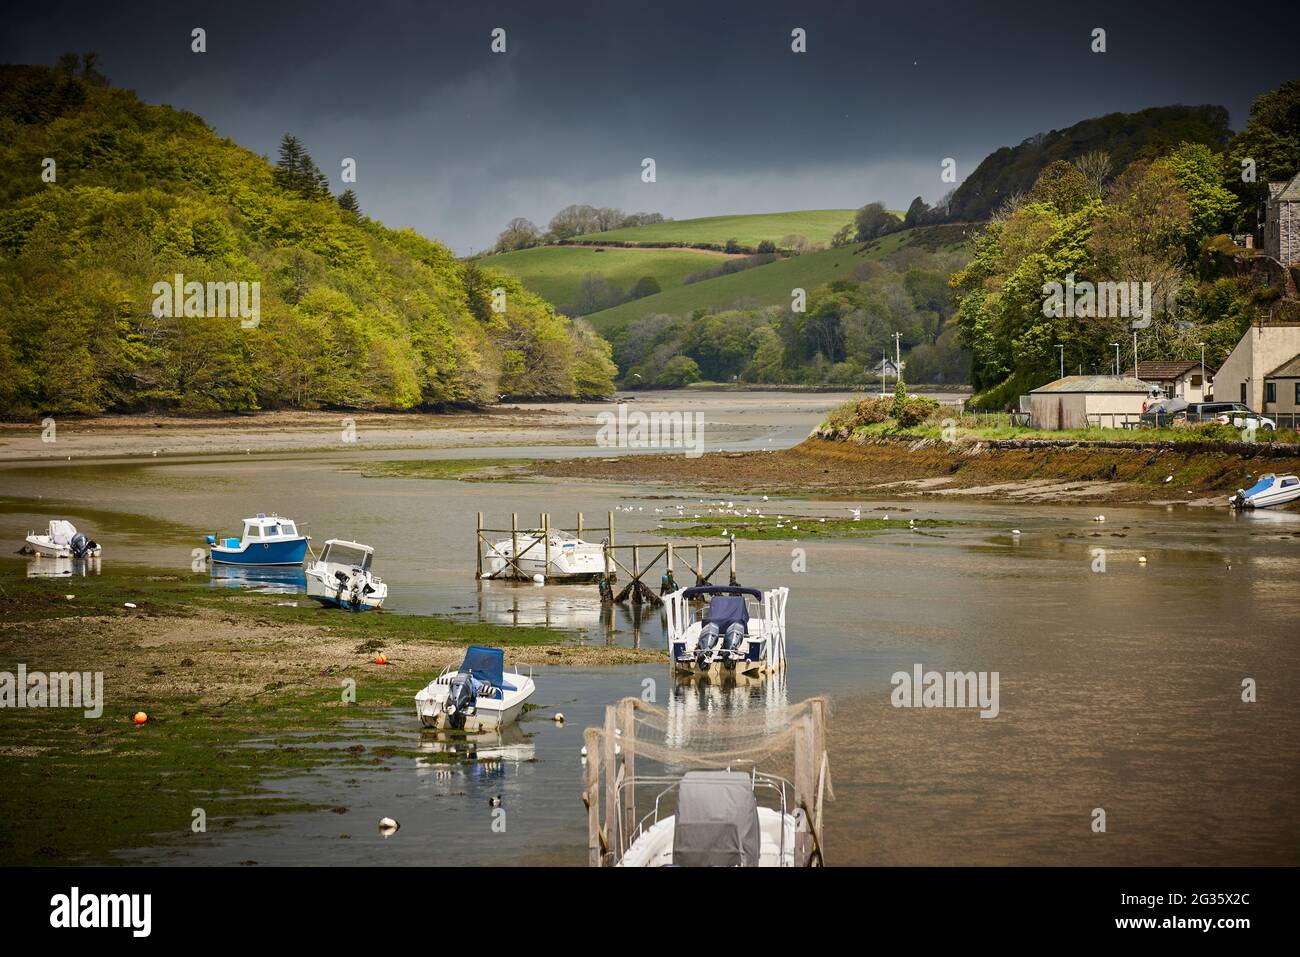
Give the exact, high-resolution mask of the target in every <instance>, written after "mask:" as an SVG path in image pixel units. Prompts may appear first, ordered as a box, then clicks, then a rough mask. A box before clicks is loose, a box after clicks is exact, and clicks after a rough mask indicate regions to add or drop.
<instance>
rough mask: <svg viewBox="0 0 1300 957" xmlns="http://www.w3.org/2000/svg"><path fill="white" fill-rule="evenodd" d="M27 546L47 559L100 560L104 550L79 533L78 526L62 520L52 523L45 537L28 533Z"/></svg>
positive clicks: (55, 520) (58, 519) (57, 519)
mask: <svg viewBox="0 0 1300 957" xmlns="http://www.w3.org/2000/svg"><path fill="white" fill-rule="evenodd" d="M27 545H28V547H29V548H31V550H32V551H33V552H35V553H36V554H37V555H41V556H44V557H45V558H98V557H99V556H100V555H101V554H102V553H103V551H104V550H103V548H102V547H101V546H100V544H99V543H98V542H96V541H92V540H91V539H89V538H87V537H86V536H85V535H83V534H81V533H80V532H78V531H77V526H75V525H73V524H72V523H71V522H68V521H65V520H63V519H61V518H56V519H54V520H53V521H51V522H50V525H49V528H48V529H47V530H46V532H45V534H44V535H40V534H38V533H36V532H28V533H27Z"/></svg>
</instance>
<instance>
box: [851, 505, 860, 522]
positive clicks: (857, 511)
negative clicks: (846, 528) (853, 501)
mask: <svg viewBox="0 0 1300 957" xmlns="http://www.w3.org/2000/svg"><path fill="white" fill-rule="evenodd" d="M849 512H851V513H852V515H853V521H855V522H856V521H857V520H858V519H860V518H861V517H862V509H860V508H851V509H849Z"/></svg>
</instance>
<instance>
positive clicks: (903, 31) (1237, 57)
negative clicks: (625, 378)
mask: <svg viewBox="0 0 1300 957" xmlns="http://www.w3.org/2000/svg"><path fill="white" fill-rule="evenodd" d="M22 16H23V18H24V19H23V20H22V21H21V22H12V21H11V22H9V23H8V24H7V25H6V26H7V29H6V31H5V36H4V37H3V39H0V58H2V59H3V60H5V61H7V62H46V63H49V62H53V61H54V60H55V58H57V56H58V55H59V54H60V53H62V52H64V51H67V50H77V51H84V50H96V51H98V52H99V53H100V55H101V57H102V59H103V63H104V69H105V71H106V72H107V73H108V74H109V75H110V76H111V77H112V78H113V80H114V82H115V83H117V84H119V85H122V86H127V87H131V88H133V89H135V90H137V91H138V92H139V93H140V95H141V96H142V97H143V98H145V99H146V100H149V101H151V102H165V103H170V104H172V105H174V106H177V107H181V108H184V109H188V110H192V111H194V112H196V113H198V114H200V115H201V116H203V117H204V118H205V119H206V120H208V122H209V123H211V124H212V125H213V127H215V128H216V130H217V131H218V132H219V133H221V134H223V135H225V136H229V137H231V138H232V139H234V140H236V141H237V142H239V143H242V144H244V145H246V146H248V147H250V148H252V149H254V150H257V151H258V152H261V153H264V154H267V155H271V156H273V155H274V153H275V148H276V145H277V143H278V141H279V139H280V136H281V135H282V134H283V133H284V132H285V131H292V132H294V133H295V134H297V135H298V136H299V137H300V138H301V139H302V140H303V141H304V142H305V143H306V144H307V146H308V148H309V149H310V151H311V152H312V154H313V156H315V158H316V160H317V162H318V163H319V164H320V166H321V168H322V169H323V170H325V172H326V173H327V174H329V175H330V176H331V177H332V178H333V180H334V182H335V186H336V188H342V187H341V184H340V183H339V181H338V177H339V161H340V160H341V159H342V158H343V157H345V156H350V157H355V158H356V160H357V162H358V182H357V184H356V189H357V192H358V194H359V195H360V197H361V200H362V203H363V206H364V207H365V209H366V211H367V212H368V213H369V214H371V215H373V216H375V217H377V218H380V219H382V220H384V221H385V222H387V223H388V224H390V225H393V226H401V225H410V226H414V227H415V228H417V229H419V230H420V231H421V232H424V233H427V234H429V235H431V236H434V237H436V238H439V239H442V240H444V241H445V242H448V243H450V244H451V245H452V246H454V247H455V248H456V249H457V250H458V251H460V252H467V251H469V250H470V249H473V248H483V247H484V246H486V245H489V244H490V243H491V242H492V240H493V238H494V237H495V235H496V233H497V231H498V230H499V229H500V228H501V226H502V225H503V224H504V223H505V221H506V220H508V219H509V218H511V217H512V216H516V215H524V216H528V217H530V218H532V219H534V220H535V221H537V222H538V223H539V224H544V223H545V222H546V220H547V219H549V217H550V215H551V214H552V213H553V212H555V211H556V210H557V209H559V208H560V207H562V206H564V205H567V204H568V203H574V202H587V203H592V204H595V205H612V206H620V207H622V208H625V209H628V210H658V211H661V212H663V213H665V214H667V215H671V216H675V217H678V218H683V217H687V216H699V215H708V214H713V213H727V212H755V211H763V210H772V209H796V208H823V207H840V206H858V205H861V204H862V203H864V202H867V201H870V200H872V199H882V200H884V201H886V202H887V203H888V204H889V205H890V206H892V207H901V206H905V205H906V203H907V202H908V201H909V200H910V199H911V198H912V197H913V196H916V195H918V194H920V195H923V196H925V197H926V199H928V200H934V199H936V198H937V197H938V196H939V195H941V194H942V193H943V192H944V191H945V190H946V189H947V188H948V186H947V184H944V183H942V182H941V181H940V179H939V170H940V162H941V161H942V159H943V158H944V157H949V156H951V157H953V158H955V159H956V160H957V163H958V174H959V176H965V175H966V174H967V173H969V172H970V171H971V169H973V168H974V165H975V164H976V163H978V162H979V160H980V159H982V158H983V157H984V155H985V154H987V153H988V152H989V151H990V150H992V149H995V148H996V147H998V146H1002V145H1014V144H1015V143H1018V142H1019V141H1021V140H1022V139H1024V138H1025V137H1026V136H1029V135H1031V134H1033V133H1036V132H1039V131H1042V130H1047V129H1051V128H1058V127H1062V126H1067V125H1069V124H1071V123H1074V122H1076V121H1077V120H1079V119H1082V118H1084V117H1088V116H1094V115H1098V114H1102V113H1106V112H1111V111H1115V110H1135V109H1141V108H1143V107H1147V106H1156V105H1165V104H1170V103H1218V104H1222V105H1224V106H1227V107H1228V108H1229V109H1230V110H1231V112H1232V115H1233V119H1234V123H1236V124H1237V125H1238V126H1239V125H1240V124H1241V123H1242V122H1243V121H1244V116H1245V111H1246V109H1247V107H1248V106H1249V103H1250V101H1251V99H1253V98H1254V97H1255V96H1257V95H1258V94H1259V93H1261V92H1263V91H1264V90H1266V89H1270V88H1272V87H1274V86H1276V85H1277V84H1278V83H1280V82H1282V81H1283V80H1285V79H1288V78H1290V72H1291V70H1293V67H1292V60H1293V59H1294V57H1293V56H1292V55H1291V51H1290V50H1289V49H1288V47H1287V44H1286V38H1285V36H1283V32H1282V31H1275V30H1272V29H1270V28H1269V26H1268V23H1267V21H1265V20H1264V19H1262V18H1261V17H1258V16H1255V15H1253V14H1250V13H1247V12H1245V11H1244V9H1243V10H1241V11H1234V10H1232V9H1231V8H1226V7H1224V6H1223V5H1222V4H1219V5H1215V6H1211V5H1209V4H1205V5H1203V6H1202V5H1198V4H1195V3H1191V4H1189V3H1173V2H1153V3H1143V4H1133V3H1130V2H1125V3H1111V2H1104V3H1087V4H1070V5H1059V6H1058V7H1056V8H1055V9H1048V8H1045V6H1044V5H1043V4H1040V3H1029V2H1004V3H971V2H953V3H936V2H929V3H927V2H910V3H889V4H880V3H813V4H797V3H782V4H777V3H705V2H694V3H663V2H651V0H646V2H642V3H620V2H605V3H564V2H549V3H541V2H535V0H534V2H528V3H514V4H509V3H496V4H493V3H487V4H466V5H463V6H460V5H450V4H441V3H439V4H422V3H409V2H408V3H401V2H328V3H319V4H304V5H302V7H301V8H299V9H292V8H285V7H281V6H279V5H277V4H266V3H245V2H234V0H227V2H222V3H217V4H183V3H165V4H164V3H143V4H137V5H134V6H132V7H131V8H130V9H128V10H127V11H125V12H123V11H114V10H109V9H105V8H104V6H103V5H101V4H89V3H65V4H59V3H54V4H48V5H44V6H43V7H38V8H35V9H32V8H25V9H24V13H23V14H22ZM796 26H797V27H803V28H805V29H806V30H807V32H808V52H807V53H806V54H802V55H796V54H794V53H792V52H791V51H790V31H791V29H792V28H794V27H796ZM194 27H203V28H204V29H206V30H207V35H208V52H207V53H206V54H203V55H196V54H193V53H191V52H190V30H191V29H192V28H194ZM493 27H504V28H505V29H506V30H507V32H508V45H509V49H508V52H507V53H506V54H504V55H494V54H492V53H491V52H490V51H489V31H490V30H491V29H492V28H493ZM1094 27H1102V28H1104V29H1106V31H1107V44H1108V52H1106V53H1105V54H1093V53H1091V52H1090V50H1089V42H1090V33H1091V31H1092V29H1093V28H1094ZM646 156H652V157H654V158H655V160H656V162H657V164H658V176H659V179H658V182H657V183H655V184H653V185H648V184H644V183H642V182H641V180H640V162H641V159H642V158H643V157H646Z"/></svg>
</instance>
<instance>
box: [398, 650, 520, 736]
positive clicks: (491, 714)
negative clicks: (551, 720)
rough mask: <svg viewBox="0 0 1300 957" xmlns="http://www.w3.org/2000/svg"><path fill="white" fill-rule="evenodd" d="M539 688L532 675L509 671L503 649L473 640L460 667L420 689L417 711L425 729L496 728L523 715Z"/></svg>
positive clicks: (478, 729)
mask: <svg viewBox="0 0 1300 957" xmlns="http://www.w3.org/2000/svg"><path fill="white" fill-rule="evenodd" d="M534 690H535V686H534V684H533V679H532V676H531V675H525V674H520V673H518V672H515V671H506V670H505V652H504V651H502V650H501V649H500V648H483V647H481V646H479V645H470V646H469V648H468V649H467V650H466V652H465V660H464V662H462V663H461V666H460V667H459V668H451V667H448V668H447V669H446V670H444V671H443V673H442V674H440V675H438V677H436V678H434V679H433V680H432V681H430V682H429V684H428V685H427V686H425V687H424V688H423V689H421V690H420V691H419V692H417V693H416V695H415V713H416V715H417V716H418V717H419V719H420V723H421V724H423V725H424V726H425V727H426V728H448V729H451V730H453V731H468V732H471V733H475V732H479V731H492V730H495V729H497V728H501V727H504V726H505V725H507V724H510V723H512V722H514V721H516V720H518V718H519V714H520V712H521V711H523V708H524V703H525V702H526V701H527V700H528V699H529V698H530V697H531V696H532V694H533V691H534Z"/></svg>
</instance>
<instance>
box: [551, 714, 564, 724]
mask: <svg viewBox="0 0 1300 957" xmlns="http://www.w3.org/2000/svg"><path fill="white" fill-rule="evenodd" d="M551 720H552V721H554V722H555V723H556V724H564V712H563V711H557V712H555V717H554V718H552V719H551Z"/></svg>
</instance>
